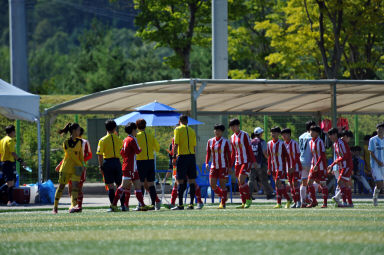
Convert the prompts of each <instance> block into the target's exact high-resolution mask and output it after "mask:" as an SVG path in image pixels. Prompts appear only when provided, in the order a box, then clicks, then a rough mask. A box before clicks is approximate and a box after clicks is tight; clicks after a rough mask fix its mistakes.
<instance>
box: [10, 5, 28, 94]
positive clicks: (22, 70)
mask: <svg viewBox="0 0 384 255" xmlns="http://www.w3.org/2000/svg"><path fill="white" fill-rule="evenodd" d="M9 45H10V60H11V63H10V66H11V83H12V85H14V86H16V87H19V88H21V89H23V90H25V91H28V90H29V86H28V62H27V29H26V14H25V0H9Z"/></svg>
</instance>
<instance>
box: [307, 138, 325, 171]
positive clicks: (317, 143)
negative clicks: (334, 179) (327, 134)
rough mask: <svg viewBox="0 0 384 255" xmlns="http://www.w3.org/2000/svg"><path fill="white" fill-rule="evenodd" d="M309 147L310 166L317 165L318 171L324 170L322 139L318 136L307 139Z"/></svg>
mask: <svg viewBox="0 0 384 255" xmlns="http://www.w3.org/2000/svg"><path fill="white" fill-rule="evenodd" d="M309 147H310V148H311V153H312V163H311V168H312V169H313V168H314V167H315V166H318V167H319V169H318V170H320V171H326V169H327V158H326V156H325V146H324V142H323V140H321V139H320V138H319V137H317V138H316V139H314V138H312V140H311V141H309Z"/></svg>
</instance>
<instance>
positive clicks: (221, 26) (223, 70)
mask: <svg viewBox="0 0 384 255" xmlns="http://www.w3.org/2000/svg"><path fill="white" fill-rule="evenodd" d="M227 78H228V1H227V0H212V79H227Z"/></svg>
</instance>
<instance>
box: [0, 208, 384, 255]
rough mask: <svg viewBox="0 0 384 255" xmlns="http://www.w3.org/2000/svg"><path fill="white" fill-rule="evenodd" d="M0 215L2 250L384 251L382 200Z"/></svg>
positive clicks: (90, 251) (28, 252) (3, 251)
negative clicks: (379, 202) (297, 205)
mask: <svg viewBox="0 0 384 255" xmlns="http://www.w3.org/2000/svg"><path fill="white" fill-rule="evenodd" d="M355 206H356V207H355V208H353V209H341V208H338V209H336V208H329V209H320V208H315V209H270V208H271V205H270V204H269V205H255V206H253V207H252V208H251V209H246V210H241V209H235V206H231V205H230V206H228V208H227V210H220V211H219V210H217V209H216V207H209V206H206V207H204V209H203V210H202V211H198V210H194V211H177V212H175V211H168V210H166V209H162V210H161V211H159V212H155V211H151V212H119V213H106V212H105V209H89V210H84V211H83V213H81V214H72V215H70V214H68V213H66V212H65V211H59V214H58V215H52V214H50V212H48V211H38V212H17V213H15V212H13V213H11V212H5V213H1V214H0V226H1V227H0V254H93V255H94V254H231V255H233V254H268V255H271V254H311V255H312V254H323V255H324V254H383V253H384V241H383V240H384V206H383V205H380V206H379V207H376V208H374V207H373V206H371V205H370V204H363V203H361V204H356V205H355Z"/></svg>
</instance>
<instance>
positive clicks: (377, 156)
mask: <svg viewBox="0 0 384 255" xmlns="http://www.w3.org/2000/svg"><path fill="white" fill-rule="evenodd" d="M376 130H377V135H376V136H374V137H372V138H371V139H369V145H368V150H369V152H370V154H371V160H370V163H371V170H372V176H373V179H374V181H375V189H374V191H373V205H374V206H377V205H378V202H377V200H378V198H379V194H380V190H382V189H383V184H384V183H383V181H384V122H382V123H379V124H377V125H376Z"/></svg>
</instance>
